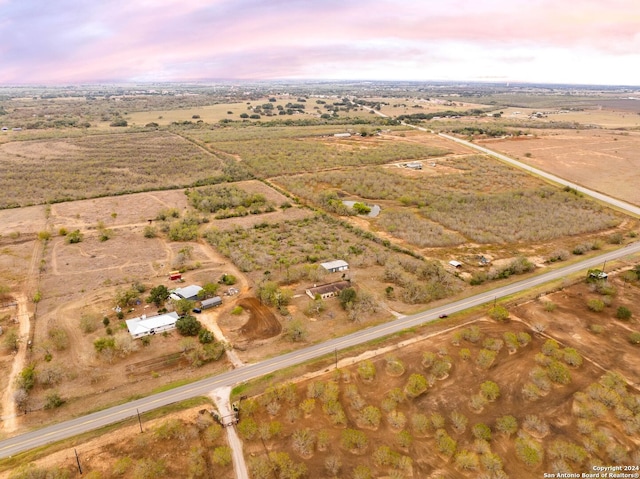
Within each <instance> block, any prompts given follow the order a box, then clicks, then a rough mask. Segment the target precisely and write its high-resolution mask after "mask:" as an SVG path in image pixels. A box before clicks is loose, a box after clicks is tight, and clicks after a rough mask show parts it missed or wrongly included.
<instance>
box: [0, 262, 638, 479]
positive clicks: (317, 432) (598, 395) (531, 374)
mask: <svg viewBox="0 0 640 479" xmlns="http://www.w3.org/2000/svg"><path fill="white" fill-rule="evenodd" d="M605 297H608V298H609V300H607V303H608V306H606V308H605V309H604V310H603V311H601V312H594V311H590V310H589V309H588V307H587V304H588V301H589V300H590V299H594V298H605ZM639 300H640V280H639V279H638V275H636V274H635V273H633V270H631V269H629V268H628V266H623V265H620V269H619V270H618V272H617V273H616V274H615V275H611V276H610V277H609V280H608V282H607V283H604V284H600V285H598V284H595V285H590V284H587V283H585V282H584V281H580V282H578V283H576V284H573V285H566V286H565V287H563V288H560V289H559V290H557V291H556V292H553V293H549V294H547V295H544V296H541V297H539V298H537V299H533V300H529V301H525V302H522V303H519V304H517V305H512V306H509V305H506V306H507V308H508V309H509V311H510V313H511V316H510V318H509V319H508V320H507V321H506V322H496V321H494V320H491V319H488V318H487V317H484V316H482V315H476V316H475V317H467V318H456V319H455V320H453V321H452V322H450V323H449V324H446V323H444V322H441V323H437V324H430V325H427V326H425V327H424V328H421V329H420V330H418V331H415V332H414V333H413V334H412V335H411V336H406V337H405V338H400V339H404V341H400V342H399V339H398V338H396V339H395V340H393V341H391V340H390V341H388V342H386V343H383V344H378V345H377V346H375V347H372V348H370V350H369V351H368V352H366V353H363V354H361V355H353V353H348V352H341V353H340V362H339V365H338V369H334V368H333V367H330V366H329V369H330V371H329V372H322V370H323V369H326V368H327V366H326V365H325V366H324V367H323V366H322V364H320V365H316V366H315V367H314V365H307V366H306V368H304V369H306V370H307V374H306V375H305V376H302V377H300V378H296V371H290V372H289V373H288V374H289V376H290V377H291V378H292V381H290V380H287V379H286V376H285V377H278V378H277V379H272V380H263V381H258V382H257V383H256V384H255V385H249V386H248V387H245V388H244V389H243V390H242V391H241V392H238V394H243V395H244V396H247V395H248V397H245V398H244V399H242V400H241V401H240V422H239V424H238V426H237V430H238V432H239V434H240V436H241V438H242V439H243V443H244V454H245V459H246V461H247V465H248V467H249V470H250V474H251V477H252V478H256V479H259V478H264V479H267V478H269V477H273V474H274V473H275V474H279V475H281V476H282V477H294V478H302V477H314V478H332V477H356V478H360V477H362V478H366V477H396V478H402V477H404V478H408V477H423V478H429V479H431V478H433V479H436V478H454V477H485V476H486V477H498V478H500V477H502V478H505V477H514V478H515V477H517V478H524V479H529V478H531V479H534V478H538V477H540V476H541V475H543V473H583V472H590V471H591V470H592V468H593V467H594V466H606V465H632V466H633V465H634V464H637V463H638V461H639V460H640V391H638V389H637V386H636V385H637V383H638V381H639V380H640V377H639V376H638V371H639V370H640V368H639V367H640V363H639V360H638V357H639V356H638V354H637V350H638V347H639V346H638V344H634V343H633V342H632V341H631V340H630V339H629V335H630V332H631V331H636V332H640V321H639V319H638V318H639V317H640V310H639V309H638V307H637V305H638V304H640V302H639ZM550 305H553V307H552V306H550ZM623 305H626V306H628V307H629V309H630V311H631V317H630V318H627V319H618V318H617V317H616V311H617V309H618V308H619V307H620V306H623ZM594 325H599V326H600V328H594ZM612 341H615V344H612ZM612 346H613V347H612ZM298 374H299V373H298ZM178 431H179V433H178ZM198 431H199V432H198ZM114 435H117V436H118V437H119V438H120V439H119V444H118V447H116V446H115V445H114V443H113V436H114ZM123 437H126V438H127V439H124V440H123V439H122V438H123ZM168 439H170V440H171V441H173V444H174V446H175V445H176V444H179V445H180V447H181V448H184V450H185V451H186V450H188V451H189V453H188V454H182V455H181V457H180V458H179V459H177V460H176V461H175V462H174V461H173V460H172V461H167V460H166V459H164V458H163V456H162V454H160V453H158V451H164V450H165V445H167V444H168V443H167V442H164V441H167V440H168ZM221 441H222V442H221ZM148 446H149V447H150V446H153V447H151V450H152V451H153V452H151V453H150V454H145V455H144V456H140V455H139V452H137V451H140V450H141V448H143V447H145V448H146V447H148ZM75 447H77V449H78V451H80V454H81V456H82V457H85V458H87V459H85V462H84V464H85V466H86V468H87V469H85V471H86V472H90V473H92V474H94V475H95V477H100V478H105V479H107V478H112V477H121V476H120V474H125V477H147V476H141V475H140V474H142V470H143V469H147V468H157V469H158V470H162V471H167V472H168V471H171V470H175V469H174V468H175V467H176V466H177V465H180V466H181V467H183V468H184V469H183V471H186V470H188V471H192V474H193V477H207V474H212V473H214V474H216V477H230V476H227V475H225V474H229V469H228V466H227V465H225V464H224V461H223V458H222V457H221V456H222V455H223V452H225V451H226V447H227V446H226V445H225V443H224V439H223V437H222V436H221V435H220V431H219V428H218V427H217V425H216V424H212V421H211V419H210V416H209V415H208V414H202V413H198V412H197V411H196V410H195V409H191V410H187V411H185V412H182V413H179V414H174V415H168V416H165V417H163V418H161V419H156V420H154V421H153V422H151V421H150V422H147V421H146V420H145V432H144V434H140V433H139V432H138V429H137V425H133V424H132V425H130V426H127V428H126V429H122V430H121V432H120V433H115V434H113V433H111V434H108V435H105V436H104V437H99V438H96V439H94V440H91V441H88V442H87V443H80V444H76V446H75ZM173 450H175V447H174V448H173ZM167 454H169V455H170V456H171V457H172V453H171V452H170V451H167ZM61 456H62V457H61ZM30 467H31V470H32V471H33V470H40V471H43V470H44V471H46V470H49V471H56V470H58V471H61V470H62V471H67V473H71V472H72V471H73V468H74V467H75V464H74V462H73V456H72V454H71V453H70V452H69V450H68V449H66V450H64V451H61V452H60V453H57V454H56V455H54V456H52V457H44V458H42V459H39V460H38V461H37V462H36V463H35V464H34V465H32V466H30ZM198 467H199V468H200V469H198ZM225 468H226V469H225ZM120 471H123V472H120ZM196 471H200V472H199V473H196ZM225 471H226V472H225ZM9 477H12V478H23V477H29V476H26V475H21V474H20V473H18V472H16V473H14V475H10V476H9ZM60 477H65V476H60ZM91 477H93V476H91Z"/></svg>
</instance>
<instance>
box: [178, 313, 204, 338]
mask: <svg viewBox="0 0 640 479" xmlns="http://www.w3.org/2000/svg"><path fill="white" fill-rule="evenodd" d="M176 329H177V330H178V332H179V333H180V334H182V335H183V336H197V335H198V333H199V332H200V329H202V323H200V321H198V320H197V319H196V318H194V317H193V316H184V317H182V318H180V319H178V320H177V321H176Z"/></svg>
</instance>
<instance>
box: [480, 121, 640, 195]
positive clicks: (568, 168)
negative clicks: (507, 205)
mask: <svg viewBox="0 0 640 479" xmlns="http://www.w3.org/2000/svg"><path fill="white" fill-rule="evenodd" d="M481 144H483V145H486V146H487V147H488V148H492V149H495V150H496V151H500V152H501V153H504V154H507V155H511V156H513V157H515V158H518V159H520V160H521V161H524V162H525V163H528V164H530V165H532V166H535V167H537V168H540V169H542V170H545V171H548V172H550V173H553V174H556V175H558V176H560V177H562V178H566V179H569V180H571V181H574V182H576V183H577V184H580V185H583V186H586V187H587V188H592V189H594V190H596V191H600V192H602V193H605V194H609V195H612V196H614V197H616V198H619V199H621V200H624V201H628V202H630V203H633V204H636V205H640V192H638V188H637V187H636V185H637V184H638V183H639V182H640V153H639V151H640V133H638V132H635V131H606V130H576V131H566V130H555V131H541V132H538V133H537V135H536V136H535V137H524V138H518V139H504V140H482V141H481Z"/></svg>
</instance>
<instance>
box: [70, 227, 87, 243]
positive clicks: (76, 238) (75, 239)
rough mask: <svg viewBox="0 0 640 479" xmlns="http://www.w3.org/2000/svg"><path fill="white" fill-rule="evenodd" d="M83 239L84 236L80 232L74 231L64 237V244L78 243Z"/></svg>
mask: <svg viewBox="0 0 640 479" xmlns="http://www.w3.org/2000/svg"><path fill="white" fill-rule="evenodd" d="M83 238H84V235H83V234H82V233H81V232H80V230H74V231H72V232H71V233H68V234H67V235H66V242H67V243H69V244H74V243H80V242H81V241H82V239H83Z"/></svg>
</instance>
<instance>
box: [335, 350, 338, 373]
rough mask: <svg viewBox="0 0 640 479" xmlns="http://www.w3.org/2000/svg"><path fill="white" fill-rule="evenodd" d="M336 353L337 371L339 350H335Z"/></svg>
mask: <svg viewBox="0 0 640 479" xmlns="http://www.w3.org/2000/svg"><path fill="white" fill-rule="evenodd" d="M334 353H335V355H336V369H338V348H336V349H335V350H334Z"/></svg>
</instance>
